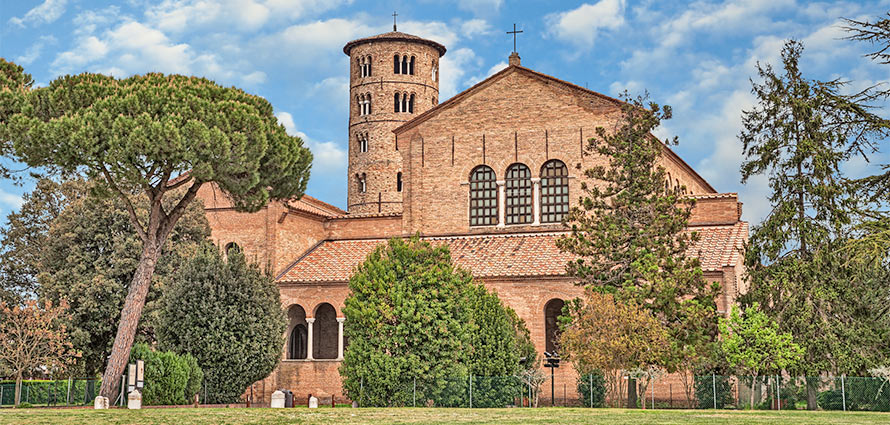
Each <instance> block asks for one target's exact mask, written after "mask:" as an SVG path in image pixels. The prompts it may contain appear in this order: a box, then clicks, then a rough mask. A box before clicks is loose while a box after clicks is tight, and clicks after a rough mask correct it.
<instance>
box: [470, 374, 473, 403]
mask: <svg viewBox="0 0 890 425" xmlns="http://www.w3.org/2000/svg"><path fill="white" fill-rule="evenodd" d="M472 408H473V374H472V373H471V374H470V409H472Z"/></svg>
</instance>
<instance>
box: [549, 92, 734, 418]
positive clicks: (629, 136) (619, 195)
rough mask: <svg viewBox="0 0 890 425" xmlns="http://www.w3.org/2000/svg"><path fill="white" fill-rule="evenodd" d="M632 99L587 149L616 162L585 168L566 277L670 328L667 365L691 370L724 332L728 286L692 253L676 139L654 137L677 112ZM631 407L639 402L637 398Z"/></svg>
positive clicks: (566, 243) (567, 246) (564, 244)
mask: <svg viewBox="0 0 890 425" xmlns="http://www.w3.org/2000/svg"><path fill="white" fill-rule="evenodd" d="M625 99H626V102H625V103H624V104H623V106H622V109H621V110H622V114H623V120H622V121H621V123H620V124H619V126H618V127H617V128H616V129H614V130H612V131H609V130H606V129H605V128H598V129H597V130H596V137H594V138H592V139H590V141H589V143H588V144H587V146H586V149H585V154H586V155H598V156H602V157H604V158H606V159H607V161H608V162H607V164H605V165H598V166H595V167H593V168H590V169H587V170H584V176H585V177H586V179H587V181H585V182H583V183H582V191H583V194H582V196H581V199H580V201H579V205H578V206H576V207H574V208H573V209H572V211H571V212H570V214H569V216H568V217H567V218H566V224H567V225H568V226H569V227H570V228H571V234H570V235H568V236H566V237H564V238H562V239H560V240H559V241H558V242H557V244H558V246H559V247H560V248H561V249H562V250H564V251H567V252H571V253H573V254H575V255H576V256H577V257H578V259H577V260H576V261H573V262H571V263H570V264H569V265H568V271H569V272H570V273H571V274H573V275H574V276H577V277H578V278H579V279H580V284H582V285H584V286H586V287H587V288H590V289H593V290H595V291H599V292H605V293H611V294H614V296H615V299H616V300H617V301H619V302H632V303H634V304H636V305H640V306H642V307H643V308H645V309H647V310H648V311H649V312H651V313H652V315H653V316H654V317H655V318H656V319H657V320H658V321H659V323H660V324H661V325H662V326H664V327H665V328H666V329H668V330H669V339H668V340H669V344H670V354H669V355H667V356H666V357H665V359H664V360H663V364H662V366H663V367H665V368H667V369H668V370H669V371H676V370H679V369H691V368H692V367H693V366H694V362H695V361H696V359H698V358H700V357H702V356H705V355H706V353H707V351H708V350H709V349H710V347H711V344H712V342H713V340H714V337H715V335H716V333H717V332H716V331H717V329H716V328H717V323H716V320H715V313H716V303H715V298H716V295H717V293H718V292H719V290H720V288H719V285H718V284H716V283H708V282H706V281H705V280H704V279H703V277H702V271H701V267H700V265H699V261H698V259H696V258H693V257H687V256H686V251H687V249H688V247H689V244H690V243H691V242H692V241H694V239H695V238H696V235H695V234H694V233H688V232H686V225H687V223H688V220H689V216H690V213H691V209H692V206H693V200H692V199H691V198H689V197H685V196H683V195H682V192H683V191H684V189H683V188H676V189H669V188H668V185H667V184H666V174H665V170H664V167H663V166H662V165H661V160H662V153H663V151H664V149H665V145H675V144H677V139H676V138H674V139H671V140H666V141H660V140H658V139H657V138H656V137H654V136H653V135H652V134H651V132H652V131H653V130H654V129H655V128H656V127H657V126H658V125H659V124H660V122H661V121H662V120H665V119H670V117H671V109H670V107H667V106H665V107H660V106H659V105H657V104H655V103H654V102H650V103H647V98H646V97H639V98H636V99H631V98H629V97H628V96H627V95H626V94H625ZM578 326H599V325H598V324H595V323H587V324H578ZM628 402H629V403H635V401H634V400H633V396H631V397H630V398H629V400H628Z"/></svg>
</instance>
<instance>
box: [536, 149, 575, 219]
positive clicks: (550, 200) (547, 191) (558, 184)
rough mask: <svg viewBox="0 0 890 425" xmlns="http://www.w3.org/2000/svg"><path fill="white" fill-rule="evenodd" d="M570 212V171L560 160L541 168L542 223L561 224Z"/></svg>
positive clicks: (546, 163)
mask: <svg viewBox="0 0 890 425" xmlns="http://www.w3.org/2000/svg"><path fill="white" fill-rule="evenodd" d="M568 212H569V170H568V168H566V164H565V163H564V162H562V161H560V160H558V159H551V160H550V161H547V162H545V163H544V166H543V167H541V223H559V222H560V221H562V219H563V218H564V217H565V216H566V214H568Z"/></svg>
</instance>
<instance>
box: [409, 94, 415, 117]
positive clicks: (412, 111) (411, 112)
mask: <svg viewBox="0 0 890 425" xmlns="http://www.w3.org/2000/svg"><path fill="white" fill-rule="evenodd" d="M408 113H409V114H413V113H414V94H412V95H411V97H410V98H408Z"/></svg>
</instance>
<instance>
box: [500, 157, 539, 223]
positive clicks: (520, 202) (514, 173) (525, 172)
mask: <svg viewBox="0 0 890 425" xmlns="http://www.w3.org/2000/svg"><path fill="white" fill-rule="evenodd" d="M504 180H505V182H504V189H505V194H506V200H507V203H506V205H505V207H506V208H507V209H506V211H505V217H504V218H505V219H506V221H507V224H530V223H531V222H532V220H533V219H532V172H531V170H529V169H528V167H527V166H526V165H525V164H513V165H511V166H510V167H509V168H507V176H506V178H505V179H504Z"/></svg>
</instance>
